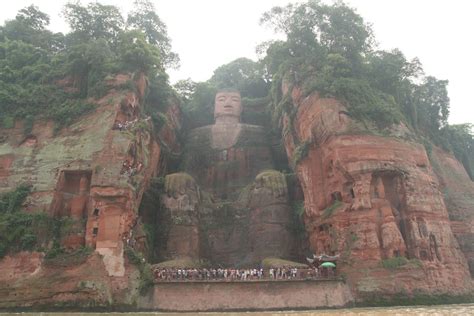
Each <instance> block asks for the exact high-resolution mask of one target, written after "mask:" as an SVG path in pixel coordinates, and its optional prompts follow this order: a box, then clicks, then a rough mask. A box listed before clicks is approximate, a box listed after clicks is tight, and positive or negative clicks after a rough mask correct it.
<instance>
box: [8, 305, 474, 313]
mask: <svg viewBox="0 0 474 316" xmlns="http://www.w3.org/2000/svg"><path fill="white" fill-rule="evenodd" d="M0 315H22V316H29V315H31V316H32V315H35V316H94V315H97V316H105V315H107V316H126V315H137V316H167V315H177V316H191V315H199V316H217V315H223V316H313V315H324V316H336V315H337V316H339V315H344V316H356V315H357V316H359V315H364V316H365V315H370V316H379V315H380V316H385V315H400V316H405V315H409V316H410V315H417V316H425V315H426V316H428V315H430V316H433V315H434V316H444V315H463V316H464V315H474V304H454V305H436V306H410V307H407V306H403V307H397V306H395V307H371V308H345V309H332V310H317V311H284V312H228V313H225V312H212V313H211V312H209V313H160V312H128V313H81V312H79V313H64V312H57V313H49V312H37V313H0Z"/></svg>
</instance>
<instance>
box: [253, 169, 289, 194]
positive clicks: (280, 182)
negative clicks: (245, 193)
mask: <svg viewBox="0 0 474 316" xmlns="http://www.w3.org/2000/svg"><path fill="white" fill-rule="evenodd" d="M255 182H256V185H257V188H259V187H265V188H267V189H269V190H270V191H271V192H272V195H273V196H275V197H281V196H285V195H287V193H288V188H287V186H286V179H285V175H284V174H282V173H281V172H279V171H276V170H265V171H263V172H261V173H260V174H259V175H257V177H256V178H255Z"/></svg>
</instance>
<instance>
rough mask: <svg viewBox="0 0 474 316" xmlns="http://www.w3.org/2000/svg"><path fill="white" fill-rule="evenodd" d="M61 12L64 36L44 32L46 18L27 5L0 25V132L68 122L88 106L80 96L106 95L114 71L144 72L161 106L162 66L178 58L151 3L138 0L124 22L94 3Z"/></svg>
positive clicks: (115, 10)
mask: <svg viewBox="0 0 474 316" xmlns="http://www.w3.org/2000/svg"><path fill="white" fill-rule="evenodd" d="M63 14H64V17H65V19H66V21H67V22H68V24H69V26H70V28H71V30H72V31H71V32H70V33H69V34H65V35H64V34H62V33H52V32H51V31H49V30H47V26H48V25H49V17H48V15H46V14H45V13H43V12H41V11H40V10H39V9H38V8H37V7H35V6H33V5H31V6H29V7H27V8H25V9H22V10H20V11H19V12H18V14H17V16H16V17H15V19H13V20H10V21H7V22H5V24H4V25H2V26H0V74H1V76H0V113H2V116H3V119H2V120H1V122H0V124H2V125H3V127H7V128H8V127H12V126H11V124H8V123H9V122H11V121H12V120H13V119H16V118H18V119H25V118H27V117H32V118H35V117H36V118H38V117H42V118H47V119H53V120H55V121H56V122H57V123H59V127H62V126H65V125H68V124H70V121H71V118H74V119H75V118H77V117H78V116H80V115H83V114H84V113H86V112H88V111H90V110H91V109H92V107H91V105H90V103H89V102H87V101H86V98H89V97H95V98H98V97H101V96H102V95H103V94H104V93H106V91H107V89H106V87H105V86H104V84H103V82H104V79H105V77H106V76H107V75H110V74H115V73H119V72H143V73H145V74H146V75H147V76H148V77H149V79H150V80H149V81H150V84H151V85H152V86H153V87H151V89H150V90H151V91H155V92H154V93H153V94H152V97H156V95H158V96H159V97H160V98H162V99H161V100H160V102H159V103H166V99H164V98H163V97H166V96H167V93H169V92H166V93H163V92H162V91H164V90H169V85H168V83H167V78H168V77H167V75H166V73H165V71H164V67H165V66H170V65H176V64H177V62H178V57H177V55H176V54H174V53H172V52H171V50H170V40H169V38H168V36H167V34H166V26H165V25H164V24H163V23H162V22H161V20H160V19H159V17H158V16H157V15H156V13H155V12H154V7H153V4H152V3H151V2H150V1H147V0H144V1H136V2H135V9H134V10H133V11H132V12H131V13H130V14H129V16H128V21H127V23H125V19H124V18H123V17H122V15H121V14H120V11H119V9H118V8H117V7H114V6H110V5H102V4H100V3H91V4H88V5H87V6H82V5H81V4H80V3H69V4H67V5H66V6H65V8H64V12H63ZM156 78H160V79H159V80H156ZM163 80H164V84H163V82H162V81H163ZM64 86H66V87H67V88H65V87H64ZM156 91H159V92H156ZM147 100H148V99H147ZM149 101H153V102H155V101H156V100H149ZM155 103H156V102H155Z"/></svg>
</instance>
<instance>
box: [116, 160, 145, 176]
mask: <svg viewBox="0 0 474 316" xmlns="http://www.w3.org/2000/svg"><path fill="white" fill-rule="evenodd" d="M142 168H143V164H142V163H141V162H139V163H138V164H137V165H136V166H133V165H132V164H131V163H130V161H128V160H124V161H123V163H122V170H121V171H120V174H121V175H126V176H129V177H131V176H134V175H136V174H137V173H140V171H141V170H142Z"/></svg>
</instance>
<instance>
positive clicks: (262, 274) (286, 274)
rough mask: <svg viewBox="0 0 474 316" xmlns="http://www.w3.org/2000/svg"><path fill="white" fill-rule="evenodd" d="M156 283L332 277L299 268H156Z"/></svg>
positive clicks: (154, 272)
mask: <svg viewBox="0 0 474 316" xmlns="http://www.w3.org/2000/svg"><path fill="white" fill-rule="evenodd" d="M153 275H154V279H155V282H164V281H255V280H308V279H318V278H322V277H331V276H334V274H330V273H324V271H322V270H321V269H319V268H317V267H313V268H309V267H308V268H297V267H289V266H288V267H279V268H269V269H263V268H253V269H237V268H217V269H216V268H199V269H197V268H159V267H157V268H154V269H153Z"/></svg>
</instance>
